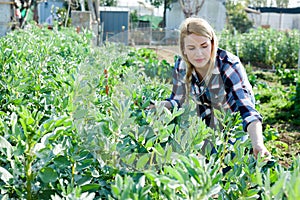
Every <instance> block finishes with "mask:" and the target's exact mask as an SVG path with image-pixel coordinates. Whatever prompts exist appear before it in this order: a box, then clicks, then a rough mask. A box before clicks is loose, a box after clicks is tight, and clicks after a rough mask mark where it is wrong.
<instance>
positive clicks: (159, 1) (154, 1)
mask: <svg viewBox="0 0 300 200" xmlns="http://www.w3.org/2000/svg"><path fill="white" fill-rule="evenodd" d="M149 1H150V3H151V5H153V6H155V7H156V8H158V7H160V6H161V5H163V9H164V14H163V21H162V27H166V16H167V9H171V7H170V6H171V3H172V2H174V0H149Z"/></svg>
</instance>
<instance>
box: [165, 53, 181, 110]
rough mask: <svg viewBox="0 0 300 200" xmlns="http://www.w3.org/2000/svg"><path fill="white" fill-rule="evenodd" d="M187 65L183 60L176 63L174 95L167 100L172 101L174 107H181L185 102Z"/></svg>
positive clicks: (179, 59)
mask: <svg viewBox="0 0 300 200" xmlns="http://www.w3.org/2000/svg"><path fill="white" fill-rule="evenodd" d="M185 73H186V68H185V63H184V61H182V60H181V58H178V59H177V61H176V62H175V66H174V70H173V75H172V76H173V88H172V93H171V95H170V97H169V98H167V99H166V100H167V101H170V102H171V104H172V106H173V107H174V106H177V107H181V106H182V104H183V103H184V101H185V96H186V95H185V94H186V89H185V81H184V78H185Z"/></svg>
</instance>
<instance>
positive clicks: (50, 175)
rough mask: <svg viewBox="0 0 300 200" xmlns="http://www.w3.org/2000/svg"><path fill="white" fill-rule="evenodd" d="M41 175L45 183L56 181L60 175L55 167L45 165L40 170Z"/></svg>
mask: <svg viewBox="0 0 300 200" xmlns="http://www.w3.org/2000/svg"><path fill="white" fill-rule="evenodd" d="M39 177H40V178H41V180H42V181H43V182H44V183H50V182H54V181H56V179H57V178H58V175H57V172H56V171H55V170H54V169H53V168H51V167H44V168H42V169H41V170H40V171H39Z"/></svg>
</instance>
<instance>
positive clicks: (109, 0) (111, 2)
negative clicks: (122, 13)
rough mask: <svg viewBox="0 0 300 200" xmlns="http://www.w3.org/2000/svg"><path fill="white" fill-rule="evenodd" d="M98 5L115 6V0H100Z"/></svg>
mask: <svg viewBox="0 0 300 200" xmlns="http://www.w3.org/2000/svg"><path fill="white" fill-rule="evenodd" d="M100 6H117V0H100Z"/></svg>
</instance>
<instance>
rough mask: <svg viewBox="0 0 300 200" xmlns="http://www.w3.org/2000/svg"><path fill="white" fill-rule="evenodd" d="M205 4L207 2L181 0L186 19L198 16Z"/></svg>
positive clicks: (203, 0)
mask: <svg viewBox="0 0 300 200" xmlns="http://www.w3.org/2000/svg"><path fill="white" fill-rule="evenodd" d="M204 2H205V0H201V3H200V0H179V3H180V6H181V9H182V11H183V14H184V16H185V18H188V17H191V16H193V15H198V13H199V11H200V9H201V8H202V6H203V4H204Z"/></svg>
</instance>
